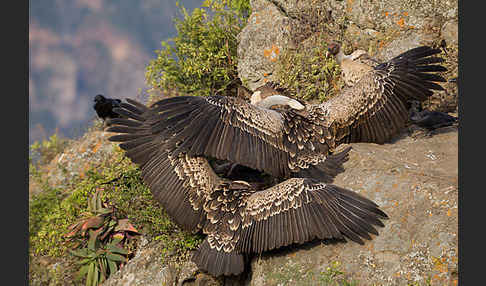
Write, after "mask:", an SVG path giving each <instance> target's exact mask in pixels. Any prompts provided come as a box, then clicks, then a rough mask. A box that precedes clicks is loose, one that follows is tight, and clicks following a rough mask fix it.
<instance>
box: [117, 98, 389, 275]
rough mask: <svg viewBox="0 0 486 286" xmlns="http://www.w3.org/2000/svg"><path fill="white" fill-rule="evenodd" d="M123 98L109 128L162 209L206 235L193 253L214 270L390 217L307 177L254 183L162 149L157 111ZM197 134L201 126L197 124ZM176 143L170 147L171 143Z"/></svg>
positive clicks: (351, 234) (358, 235)
mask: <svg viewBox="0 0 486 286" xmlns="http://www.w3.org/2000/svg"><path fill="white" fill-rule="evenodd" d="M128 102H129V104H127V103H122V104H121V107H122V108H121V109H120V110H119V112H120V113H122V114H124V115H126V116H127V117H128V118H123V119H112V120H111V124H112V127H110V128H109V129H108V131H111V132H118V133H121V134H118V135H114V136H112V137H110V139H109V140H110V141H115V142H121V144H120V147H121V148H122V149H124V150H125V151H126V155H127V157H129V158H130V159H131V160H132V161H133V162H134V163H136V164H138V165H140V169H141V171H142V178H143V181H144V182H145V183H146V184H147V186H148V187H149V188H150V190H151V192H152V194H153V196H154V198H155V199H157V200H158V201H159V202H160V204H161V205H162V206H163V207H164V209H165V210H166V212H167V213H168V214H169V215H170V216H171V217H172V218H173V219H174V220H175V221H176V222H177V223H178V224H179V225H180V226H181V227H183V228H184V229H185V230H188V231H193V232H196V231H202V233H204V234H206V235H207V237H206V238H205V240H204V241H203V243H202V244H201V245H200V247H199V249H198V250H197V251H196V252H195V254H194V256H193V261H194V262H195V263H196V264H197V265H198V267H199V268H201V269H202V270H205V271H208V272H209V273H211V274H212V275H215V276H219V275H232V274H233V275H237V274H240V273H242V272H243V270H244V267H245V257H247V255H248V254H252V253H261V252H263V251H267V250H271V249H276V248H279V247H282V246H286V245H290V244H293V243H303V242H307V241H310V240H313V239H326V238H336V239H345V238H348V239H350V240H352V241H355V242H357V243H360V244H362V243H363V239H371V238H372V237H371V235H370V234H374V235H378V232H377V230H376V229H375V227H374V226H383V223H382V222H381V221H380V219H385V218H387V215H386V214H385V213H384V212H383V211H381V210H380V209H379V208H378V206H377V205H376V204H375V203H373V202H372V201H370V200H368V199H366V198H364V197H363V196H361V195H359V194H357V193H354V192H352V191H350V190H347V189H344V188H341V187H338V186H335V185H331V184H326V183H323V182H320V181H317V180H314V179H310V178H291V179H288V180H285V181H283V182H281V183H279V184H277V185H275V186H272V187H269V188H265V189H258V188H257V187H255V185H253V184H251V183H248V182H245V181H232V180H229V179H225V178H220V177H218V176H217V175H216V174H215V173H214V171H213V169H212V168H211V166H210V164H209V163H208V161H207V159H205V158H204V157H195V156H190V155H188V154H187V153H184V152H177V153H175V152H174V150H173V149H170V148H165V146H170V145H167V144H166V143H167V142H166V141H167V138H165V137H163V136H160V134H158V133H157V134H155V133H154V132H153V131H154V130H157V122H158V119H159V117H158V114H157V113H156V112H155V110H154V109H153V108H152V109H151V108H147V107H145V106H143V105H142V104H139V103H137V102H135V101H132V100H128ZM201 132H202V130H201ZM173 148H175V146H173ZM349 150H350V147H348V148H345V149H344V150H343V151H341V152H336V154H333V155H330V156H328V157H327V159H326V160H325V161H324V162H323V165H325V167H327V168H330V169H333V170H336V168H335V166H341V165H342V164H343V162H344V161H346V160H347V159H348V152H349Z"/></svg>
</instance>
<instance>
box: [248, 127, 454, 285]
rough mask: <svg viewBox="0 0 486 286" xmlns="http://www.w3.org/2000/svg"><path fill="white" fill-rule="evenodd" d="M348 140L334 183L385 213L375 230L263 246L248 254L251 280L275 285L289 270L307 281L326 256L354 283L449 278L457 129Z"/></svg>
mask: <svg viewBox="0 0 486 286" xmlns="http://www.w3.org/2000/svg"><path fill="white" fill-rule="evenodd" d="M449 130H454V128H451V129H449ZM352 146H353V150H352V151H351V153H350V159H349V161H348V162H346V163H345V169H346V171H345V172H344V173H342V174H340V175H338V177H337V178H336V181H335V184H336V185H339V186H342V187H346V188H349V189H351V190H354V191H356V192H358V193H360V194H362V195H365V196H366V197H368V198H369V199H371V200H373V201H374V202H376V203H377V204H378V205H380V207H381V209H382V210H383V211H385V212H386V213H387V214H388V216H389V217H390V219H389V220H386V221H385V227H384V228H382V229H379V230H378V231H379V233H380V235H378V236H376V237H374V239H373V240H371V241H367V242H366V243H365V245H363V246H362V245H358V244H356V243H353V242H348V243H336V244H332V245H324V244H322V243H320V242H316V243H309V244H307V245H305V246H296V247H293V248H288V249H286V250H280V251H275V252H273V253H265V254H263V255H262V256H261V258H255V259H254V260H253V261H252V271H253V273H252V280H251V282H250V285H279V284H280V283H288V279H290V277H292V278H293V279H294V280H295V279H298V281H309V278H308V277H311V276H310V274H309V273H311V274H312V273H313V274H314V275H318V274H319V273H320V272H322V271H324V270H325V269H326V268H327V267H329V266H330V265H331V263H333V262H339V263H340V265H341V266H342V268H341V269H342V271H343V272H344V273H345V274H346V276H347V277H349V278H350V279H352V280H357V281H359V285H408V284H407V283H414V282H419V283H420V284H419V285H422V283H425V282H427V281H430V283H431V285H455V284H454V283H457V259H458V254H457V250H458V249H457V242H458V240H457V239H458V237H457V235H458V233H457V231H458V224H457V223H458V220H457V219H458V218H457V195H458V176H457V175H458V163H457V160H458V151H457V150H458V149H457V131H450V132H446V133H442V134H436V135H434V136H432V137H430V138H421V139H417V140H415V139H413V138H411V137H408V136H407V137H404V138H402V139H400V140H397V141H396V142H394V143H393V144H384V145H377V144H365V143H359V144H352ZM289 273H293V274H292V275H290V274H289ZM295 273H298V274H295ZM306 277H307V278H306ZM306 279H307V280H306ZM454 281H455V282H454ZM373 283H375V284H373Z"/></svg>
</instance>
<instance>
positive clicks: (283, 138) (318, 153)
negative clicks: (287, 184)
mask: <svg viewBox="0 0 486 286" xmlns="http://www.w3.org/2000/svg"><path fill="white" fill-rule="evenodd" d="M439 52H440V50H439V49H433V48H430V47H426V46H423V47H418V48H414V49H411V50H409V51H407V52H405V53H402V54H400V55H399V56H397V57H395V58H393V59H391V60H389V61H387V62H385V63H382V64H379V65H376V66H375V67H373V68H370V69H369V71H368V72H366V73H364V74H362V75H361V76H360V79H359V81H357V82H356V83H355V84H354V85H353V86H351V87H348V88H346V89H344V90H343V91H342V92H341V93H340V94H339V95H337V96H335V97H333V98H331V99H330V100H328V101H326V102H324V103H322V104H313V105H306V106H303V105H302V104H301V103H299V102H298V101H296V100H292V99H289V98H287V97H284V96H280V95H272V96H269V97H267V98H264V99H262V98H259V96H260V95H259V94H257V93H256V94H254V96H252V103H248V102H246V101H244V100H243V99H241V98H233V97H223V96H209V97H195V96H179V97H172V98H168V99H164V100H161V101H159V102H156V103H155V104H154V105H152V107H151V111H152V112H153V113H154V117H153V119H152V121H151V123H150V126H151V127H150V132H152V134H156V135H157V136H160V137H161V138H169V139H168V140H167V141H166V142H165V147H166V148H172V147H174V150H173V152H174V154H175V155H177V154H179V153H181V152H183V153H187V154H188V155H190V156H206V157H214V158H217V159H222V160H228V161H230V162H234V163H238V164H241V165H244V166H247V167H250V168H253V169H257V170H260V171H264V172H266V173H268V174H270V175H272V176H274V177H280V178H289V177H312V178H315V179H318V180H320V181H325V182H330V179H331V178H332V176H329V175H328V174H326V172H328V171H329V170H327V169H328V168H327V169H326V166H327V165H326V164H323V162H325V160H326V158H327V156H328V155H329V154H332V152H333V151H334V150H335V148H336V146H338V145H340V144H342V143H351V142H374V143H379V144H381V143H384V142H386V141H387V140H389V139H390V138H391V137H392V136H394V135H396V134H397V133H399V131H400V130H401V129H402V128H403V127H404V126H405V124H406V122H407V120H408V108H409V106H408V105H409V101H410V100H418V101H424V100H425V99H427V98H428V97H429V96H430V95H432V94H433V90H442V89H443V88H442V87H441V86H440V85H438V84H437V83H435V82H443V81H445V79H444V78H443V77H441V76H440V75H438V74H436V73H437V72H441V71H445V70H446V69H445V68H444V67H442V66H441V65H438V63H440V62H442V59H441V58H438V57H435V56H434V55H436V54H438V53H439ZM274 104H286V105H288V106H290V107H291V108H289V109H287V110H284V111H276V110H272V109H269V106H271V105H274ZM154 136H155V135H154ZM327 167H328V166H327Z"/></svg>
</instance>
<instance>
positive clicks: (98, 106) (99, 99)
mask: <svg viewBox="0 0 486 286" xmlns="http://www.w3.org/2000/svg"><path fill="white" fill-rule="evenodd" d="M94 102H95V104H94V105H93V108H94V110H95V111H96V114H97V115H98V117H99V118H101V119H103V121H105V120H106V119H107V118H117V117H120V115H119V114H118V113H116V112H114V111H113V108H116V107H119V106H120V103H121V100H120V99H118V98H115V99H113V98H106V97H104V96H103V95H102V94H98V95H96V96H95V98H94Z"/></svg>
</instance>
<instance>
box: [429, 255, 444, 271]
mask: <svg viewBox="0 0 486 286" xmlns="http://www.w3.org/2000/svg"><path fill="white" fill-rule="evenodd" d="M432 261H433V263H434V270H436V271H439V272H440V273H447V271H448V270H447V260H446V258H445V257H442V258H435V257H432Z"/></svg>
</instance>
